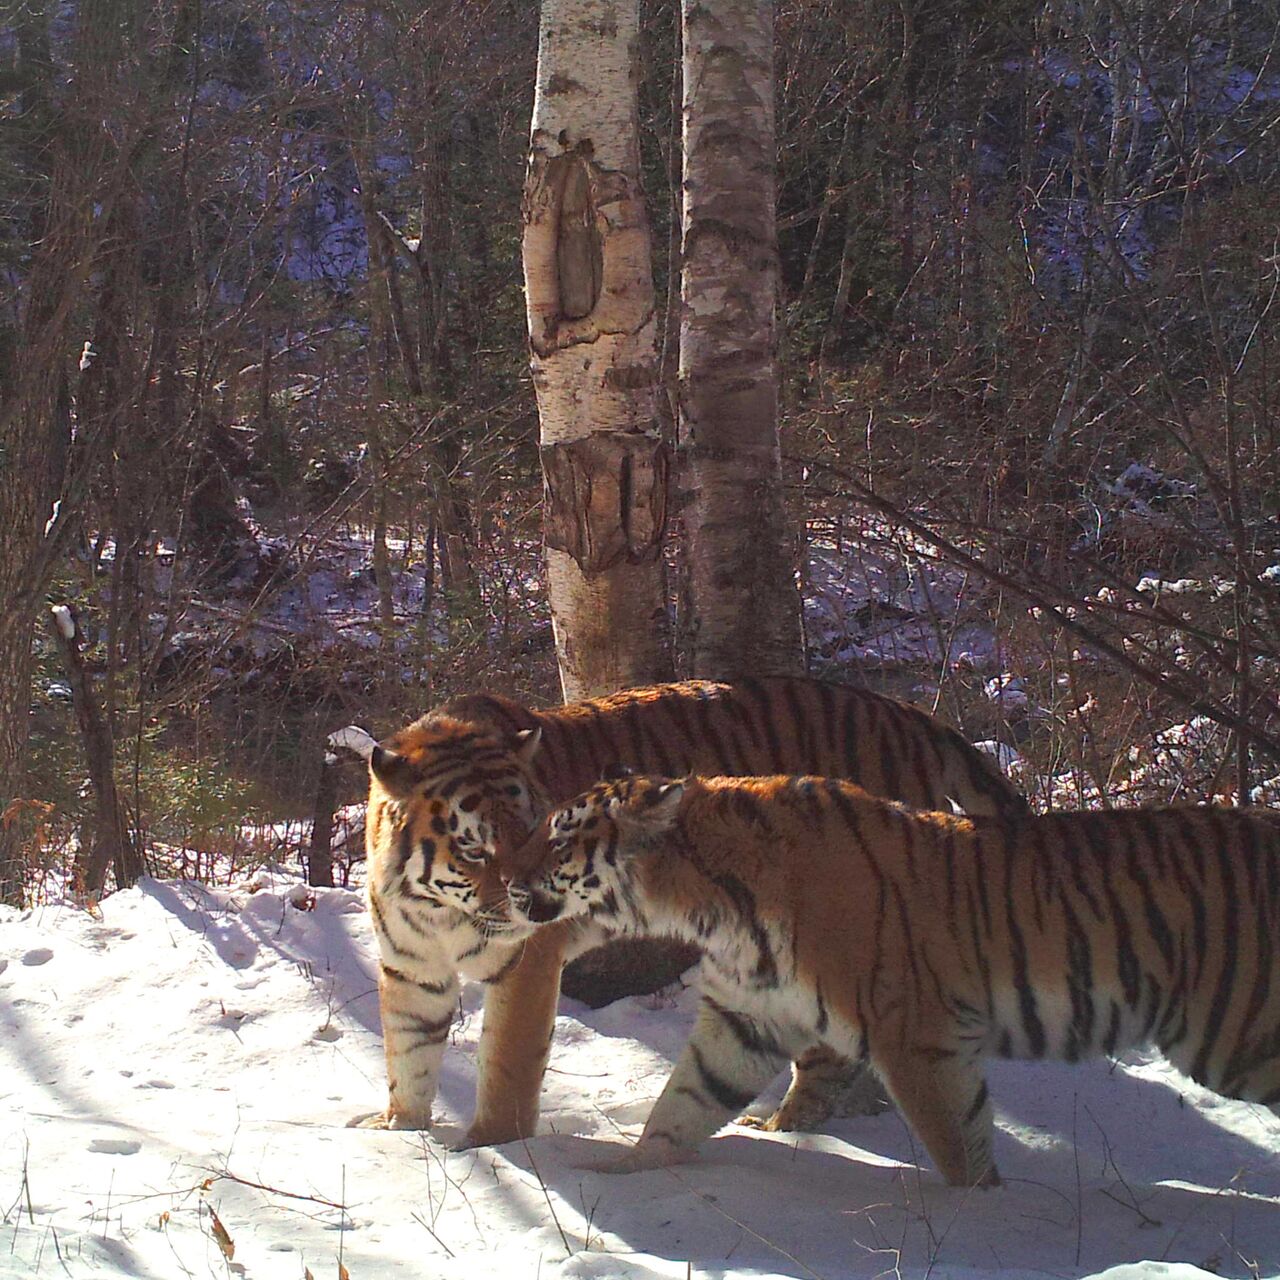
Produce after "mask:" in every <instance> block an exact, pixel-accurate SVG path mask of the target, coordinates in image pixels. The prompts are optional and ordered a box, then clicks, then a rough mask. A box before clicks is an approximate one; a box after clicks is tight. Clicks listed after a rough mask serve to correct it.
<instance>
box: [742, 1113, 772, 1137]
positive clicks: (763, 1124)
mask: <svg viewBox="0 0 1280 1280" xmlns="http://www.w3.org/2000/svg"><path fill="white" fill-rule="evenodd" d="M779 1114H780V1112H777V1111H775V1112H774V1113H773V1115H771V1116H753V1115H741V1116H739V1117H738V1118H737V1119H736V1120H735V1121H734V1122H733V1123H734V1124H737V1125H741V1126H742V1127H743V1128H744V1129H758V1130H760V1131H761V1132H762V1133H777V1132H778V1131H779V1129H780V1128H781V1125H779V1123H778V1116H779Z"/></svg>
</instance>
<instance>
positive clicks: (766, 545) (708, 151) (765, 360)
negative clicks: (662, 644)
mask: <svg viewBox="0 0 1280 1280" xmlns="http://www.w3.org/2000/svg"><path fill="white" fill-rule="evenodd" d="M682 11H683V29H684V163H685V169H684V175H685V176H684V209H683V232H684V253H683V263H684V269H683V274H682V279H681V314H680V410H681V414H680V419H681V420H680V447H681V453H680V461H681V481H682V488H683V489H684V490H685V491H686V492H685V495H684V497H683V499H682V504H681V505H682V506H683V507H684V511H685V529H686V534H687V538H688V558H689V575H690V597H691V599H690V605H691V612H692V627H691V639H692V645H693V654H692V668H693V672H694V674H695V675H699V676H713V677H726V676H733V675H736V674H739V673H745V672H753V673H760V672H778V673H782V672H798V671H802V670H803V669H804V650H803V642H802V631H801V617H800V597H799V592H798V590H797V587H796V579H795V564H794V548H793V544H792V541H791V537H790V535H789V533H788V529H787V519H786V509H785V503H784V491H783V483H782V457H781V451H780V448H779V443H778V421H777V414H778V375H777V360H776V346H777V338H776V326H775V318H774V306H775V300H776V294H777V282H778V252H777V233H776V225H775V209H774V150H775V144H774V107H773V5H772V3H762V2H761V0H683V5H682Z"/></svg>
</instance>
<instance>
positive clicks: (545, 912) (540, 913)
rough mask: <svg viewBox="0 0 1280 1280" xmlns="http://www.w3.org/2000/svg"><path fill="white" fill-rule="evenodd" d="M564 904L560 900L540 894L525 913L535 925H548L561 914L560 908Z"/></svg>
mask: <svg viewBox="0 0 1280 1280" xmlns="http://www.w3.org/2000/svg"><path fill="white" fill-rule="evenodd" d="M562 905H563V904H562V903H561V901H560V899H559V898H548V897H546V896H544V895H542V894H538V895H537V897H535V898H534V899H533V900H532V901H531V902H530V903H529V906H528V908H527V909H526V911H525V915H527V916H528V917H529V919H530V920H532V921H533V923H534V924H548V923H549V922H550V921H552V920H554V919H555V918H556V917H557V916H558V915H559V914H560V907H561V906H562Z"/></svg>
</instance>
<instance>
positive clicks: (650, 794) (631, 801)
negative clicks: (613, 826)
mask: <svg viewBox="0 0 1280 1280" xmlns="http://www.w3.org/2000/svg"><path fill="white" fill-rule="evenodd" d="M685 789H686V785H685V783H684V781H679V782H656V783H654V784H652V785H651V786H647V787H642V788H637V789H636V790H634V791H632V792H631V794H630V795H629V796H627V798H626V800H625V801H624V802H623V803H621V804H619V805H618V807H617V808H616V809H615V810H614V815H613V816H614V820H615V821H616V822H617V824H618V826H620V827H622V828H623V829H624V830H626V831H628V832H630V833H633V834H635V835H638V836H642V837H643V838H644V839H646V840H654V839H657V838H658V837H660V836H663V835H665V834H666V833H667V832H668V831H669V830H670V829H671V827H672V825H673V824H674V823H675V820H676V814H677V813H678V812H679V810H680V802H681V801H682V800H683V799H684V793H685Z"/></svg>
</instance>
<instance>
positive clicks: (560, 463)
mask: <svg viewBox="0 0 1280 1280" xmlns="http://www.w3.org/2000/svg"><path fill="white" fill-rule="evenodd" d="M541 453H542V470H543V475H544V476H545V478H546V497H545V501H544V503H543V512H544V514H543V530H544V535H545V537H546V542H547V546H549V547H554V548H555V549H556V550H557V551H563V552H565V553H566V554H567V555H570V556H572V557H573V559H574V560H575V561H576V562H577V564H578V567H579V568H580V569H581V570H582V572H583V573H585V574H592V573H600V572H603V571H604V570H605V569H609V568H611V567H612V566H614V565H615V564H619V563H621V562H622V561H624V560H625V561H628V562H630V563H631V564H644V563H648V562H650V561H653V560H655V559H656V558H657V557H658V554H659V552H660V551H661V548H662V534H663V529H664V528H665V525H666V519H667V466H668V460H667V451H666V446H665V445H663V443H662V442H661V441H658V440H654V439H653V438H652V437H650V436H647V435H641V434H638V433H630V434H625V435H624V434H610V435H593V436H587V437H585V438H584V439H581V440H570V441H564V442H562V443H559V444H551V445H544V446H543V447H542V450H541Z"/></svg>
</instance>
